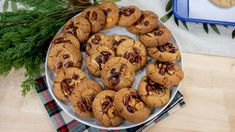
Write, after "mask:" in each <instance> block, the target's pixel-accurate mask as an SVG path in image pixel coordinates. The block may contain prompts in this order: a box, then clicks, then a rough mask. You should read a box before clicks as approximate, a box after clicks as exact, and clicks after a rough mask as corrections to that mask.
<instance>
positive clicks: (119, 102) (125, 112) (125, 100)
mask: <svg viewBox="0 0 235 132" xmlns="http://www.w3.org/2000/svg"><path fill="white" fill-rule="evenodd" d="M114 105H115V107H116V108H117V110H118V112H119V113H120V115H121V116H122V117H123V118H125V119H126V120H127V121H129V122H132V123H140V122H142V121H145V120H146V119H147V118H148V117H149V115H150V112H151V109H150V108H149V107H148V106H147V105H145V104H144V103H143V102H142V100H141V99H140V96H139V95H138V94H137V92H136V91H135V90H133V89H131V88H123V89H120V90H119V91H118V92H117V93H116V94H115V96H114Z"/></svg>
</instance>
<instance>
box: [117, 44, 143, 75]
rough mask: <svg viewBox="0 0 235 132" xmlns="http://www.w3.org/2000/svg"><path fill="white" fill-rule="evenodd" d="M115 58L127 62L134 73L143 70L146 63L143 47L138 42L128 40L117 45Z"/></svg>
mask: <svg viewBox="0 0 235 132" xmlns="http://www.w3.org/2000/svg"><path fill="white" fill-rule="evenodd" d="M116 56H120V57H124V58H125V59H127V60H129V62H130V63H131V64H133V67H134V69H135V71H138V70H140V69H141V68H143V67H144V66H145V64H146V62H147V52H146V48H145V46H144V45H143V44H142V43H141V42H140V41H138V40H134V39H128V40H126V41H124V42H122V43H120V44H119V46H118V47H117V51H116Z"/></svg>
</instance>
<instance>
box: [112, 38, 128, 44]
mask: <svg viewBox="0 0 235 132" xmlns="http://www.w3.org/2000/svg"><path fill="white" fill-rule="evenodd" d="M125 40H126V39H120V40H119V41H116V40H113V45H116V46H118V45H119V44H120V43H122V42H123V41H125Z"/></svg>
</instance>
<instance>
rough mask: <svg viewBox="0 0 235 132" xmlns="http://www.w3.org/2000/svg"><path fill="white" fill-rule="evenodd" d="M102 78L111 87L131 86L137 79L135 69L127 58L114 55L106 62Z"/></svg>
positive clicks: (117, 88) (115, 88)
mask: <svg viewBox="0 0 235 132" xmlns="http://www.w3.org/2000/svg"><path fill="white" fill-rule="evenodd" d="M101 79H102V81H103V83H104V85H105V86H107V87H108V88H109V89H113V90H119V89H121V88H124V87H131V86H132V84H133V82H134V80H135V69H134V67H133V65H132V64H131V63H130V62H129V61H128V60H127V59H125V58H123V57H113V58H111V59H109V60H108V61H107V62H106V63H105V64H104V66H103V68H102V71H101Z"/></svg>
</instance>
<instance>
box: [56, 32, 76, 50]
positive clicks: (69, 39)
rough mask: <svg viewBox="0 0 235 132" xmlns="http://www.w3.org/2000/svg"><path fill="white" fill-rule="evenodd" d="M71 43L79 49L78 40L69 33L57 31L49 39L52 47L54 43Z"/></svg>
mask: <svg viewBox="0 0 235 132" xmlns="http://www.w3.org/2000/svg"><path fill="white" fill-rule="evenodd" d="M61 44H62V45H63V44H73V45H74V46H76V47H77V49H78V50H79V51H80V42H79V41H78V39H77V38H76V37H75V36H73V35H72V34H70V33H59V34H58V35H56V36H55V37H54V38H53V40H52V41H51V45H52V47H53V46H55V45H61Z"/></svg>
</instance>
